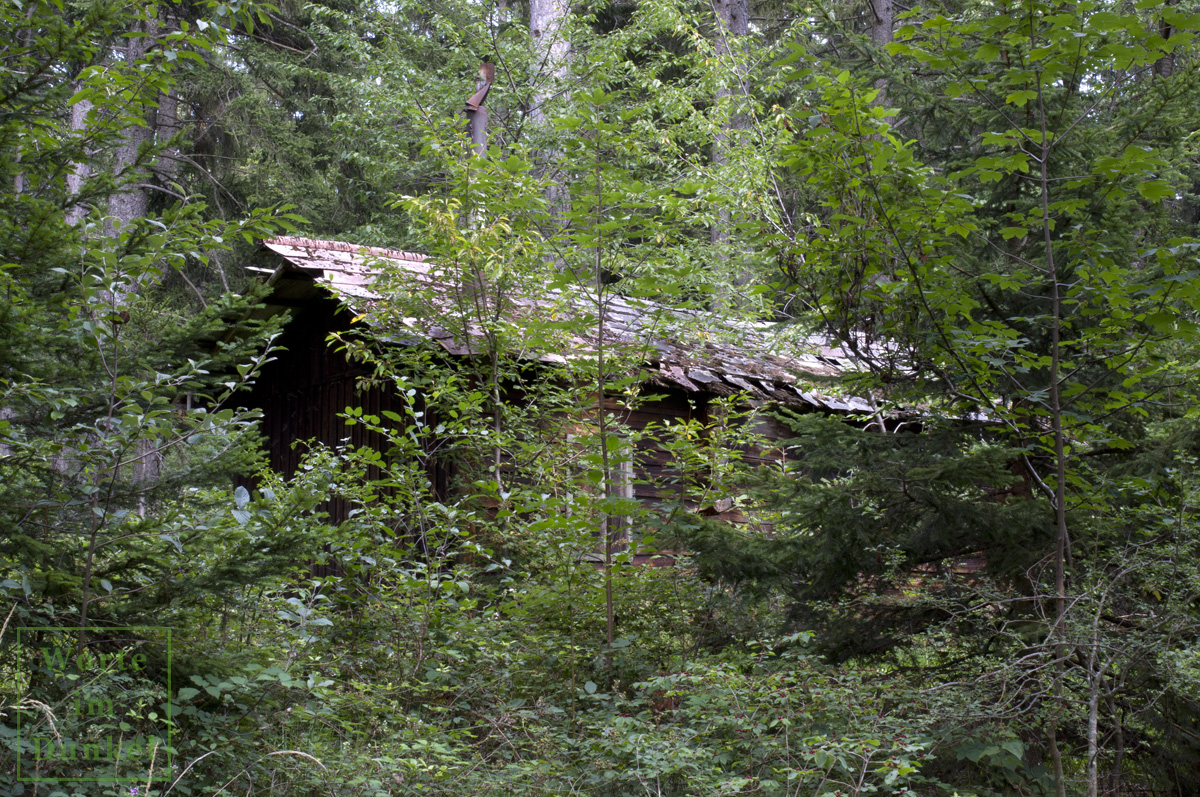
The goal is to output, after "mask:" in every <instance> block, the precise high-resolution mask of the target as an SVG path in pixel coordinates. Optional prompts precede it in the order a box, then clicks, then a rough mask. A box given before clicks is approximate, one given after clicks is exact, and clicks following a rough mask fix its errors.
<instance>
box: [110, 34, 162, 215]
mask: <svg viewBox="0 0 1200 797" xmlns="http://www.w3.org/2000/svg"><path fill="white" fill-rule="evenodd" d="M142 27H143V32H144V33H145V34H146V35H145V36H130V37H129V39H128V45H127V47H126V50H125V63H126V64H127V65H133V64H136V63H137V62H138V61H140V60H141V59H142V58H144V57H145V56H146V53H148V52H149V50H150V48H151V47H152V46H153V45H154V39H155V36H156V35H157V33H158V24H157V23H156V22H153V21H149V22H145V23H143V26H142ZM155 116H156V114H155V112H154V109H152V108H151V109H147V111H146V113H145V120H144V124H140V125H132V126H130V128H129V130H128V131H126V133H125V137H124V139H123V140H122V141H121V143H120V145H118V146H117V148H116V150H114V152H113V178H114V179H115V180H116V181H117V183H118V184H119V185H121V186H122V188H121V190H119V191H117V192H116V193H114V194H113V195H112V196H110V197H109V198H108V215H109V221H108V223H107V224H106V230H107V232H108V234H109V235H115V234H116V232H117V230H118V229H119V228H120V227H124V226H125V225H127V224H129V223H130V222H131V221H133V220H134V219H138V218H141V217H142V216H145V215H146V211H147V210H148V209H149V207H150V193H149V191H148V189H147V188H146V187H145V186H143V185H138V184H136V183H137V182H138V177H139V175H141V174H142V172H143V171H144V167H145V164H143V163H141V162H139V158H138V155H139V153H140V152H141V150H142V148H143V146H145V145H147V144H150V143H151V142H152V141H153V140H154V121H155Z"/></svg>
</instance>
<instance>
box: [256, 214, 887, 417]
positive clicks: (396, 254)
mask: <svg viewBox="0 0 1200 797" xmlns="http://www.w3.org/2000/svg"><path fill="white" fill-rule="evenodd" d="M263 245H264V247H266V248H267V249H269V250H270V251H272V252H274V253H275V254H277V255H278V256H280V257H281V258H283V259H284V261H285V262H287V263H288V264H289V265H290V266H291V267H292V268H294V269H296V270H299V271H302V272H305V273H309V274H310V276H313V277H314V279H316V280H317V281H318V283H319V284H322V285H323V286H324V287H326V288H327V289H329V290H330V291H331V292H332V293H334V294H335V295H337V296H338V297H339V298H341V299H342V300H343V301H348V300H357V301H364V300H365V301H368V302H369V301H374V300H378V299H381V298H383V297H382V295H381V294H379V293H378V292H376V291H375V290H374V288H373V285H372V283H373V282H374V280H375V277H376V276H378V274H379V270H378V268H377V267H373V266H370V265H367V264H366V263H365V262H363V260H362V259H363V258H379V259H384V260H392V261H397V262H398V263H401V264H403V266H402V267H403V268H405V269H407V270H410V271H412V272H414V274H415V275H419V276H420V277H422V278H424V279H425V280H429V279H430V278H431V276H432V274H431V272H434V271H435V268H436V266H435V263H434V261H432V260H431V259H430V258H429V257H427V256H426V255H423V254H420V253H416V252H408V251H404V250H400V249H390V248H385V247H377V246H365V245H357V244H352V243H348V242H345V241H334V240H323V239H316V238H303V237H294V236H279V237H276V238H271V239H268V240H265V241H263ZM288 250H292V251H290V252H289V251H288ZM295 250H302V251H303V253H304V255H303V261H305V262H296V261H297V260H298V259H300V256H299V255H298V253H297V252H295ZM319 253H334V254H335V255H341V257H335V259H334V260H333V261H326V262H320V254H319ZM347 255H348V256H349V257H348V258H347V257H345V256H347ZM310 259H311V260H313V261H317V262H307V261H309V260H310ZM330 271H333V272H337V273H338V274H339V275H341V278H340V279H339V278H334V277H333V275H331V274H329V273H327V272H330ZM313 272H320V273H313ZM613 298H614V300H615V301H616V303H617V305H618V306H619V307H620V308H621V310H619V311H618V315H625V316H627V317H626V319H625V321H624V322H623V324H624V325H623V326H621V328H620V329H617V328H616V326H617V325H614V329H613V330H612V332H613V334H615V335H621V334H629V333H630V332H636V331H639V330H637V329H636V327H635V326H630V325H629V324H630V322H631V321H639V320H640V315H642V313H639V311H643V310H645V309H646V308H653V311H665V312H668V313H670V314H672V315H675V316H677V317H679V318H680V319H681V320H683V319H685V318H692V319H699V318H701V315H702V314H701V313H699V312H698V311H696V310H694V309H687V308H676V307H671V306H668V305H664V304H662V303H659V302H655V301H653V300H649V299H641V298H638V299H634V300H629V299H628V297H623V296H616V297H613ZM535 303H536V302H535ZM622 311H624V312H622ZM631 312H632V314H633V315H629V314H630V313H631ZM645 314H646V315H648V314H649V313H645ZM723 320H724V324H723V326H724V327H725V331H726V332H739V333H742V334H743V335H746V336H752V337H754V338H763V337H765V336H766V335H768V334H769V333H770V332H771V330H772V326H773V325H771V324H769V323H767V322H744V321H735V320H733V319H723ZM410 322H412V323H410ZM415 322H416V319H405V320H404V323H405V325H406V326H410V327H414V326H415ZM423 332H424V334H426V335H427V336H428V337H430V338H431V339H432V340H434V341H435V342H437V343H438V344H439V345H441V346H442V347H443V348H446V349H447V351H449V352H451V353H453V354H464V353H469V352H470V347H469V345H468V346H467V347H465V348H464V347H463V346H462V345H461V344H460V343H456V342H455V341H453V340H452V339H450V338H449V337H447V335H448V333H446V332H444V331H440V330H437V329H436V328H435V327H431V328H430V329H429V330H423ZM752 342H753V343H757V344H759V345H758V346H757V347H755V346H750V347H747V346H746V345H745V344H741V345H739V344H736V343H731V342H726V341H719V340H704V341H703V343H701V344H699V345H692V346H688V345H686V344H680V343H678V342H676V341H671V340H668V339H666V338H659V339H657V340H654V341H652V342H649V348H648V351H647V353H648V354H649V353H657V356H658V359H657V360H653V359H650V358H647V361H646V362H647V365H653V366H657V368H656V370H651V371H649V372H648V374H647V376H646V378H647V381H648V382H650V383H651V384H658V385H660V386H674V387H678V388H682V389H683V390H684V391H686V392H689V393H696V392H705V393H711V394H714V395H731V394H733V393H738V392H743V393H746V394H748V395H749V396H750V398H751V399H752V400H758V401H769V402H777V403H779V404H782V405H785V406H793V407H795V406H803V407H809V408H815V409H821V410H828V411H834V412H859V413H874V412H875V411H876V409H877V408H876V406H875V402H874V401H868V400H865V399H863V398H861V397H847V396H838V395H831V394H830V391H828V389H821V390H818V389H817V388H816V386H815V385H813V384H811V382H807V381H806V382H802V381H801V380H802V379H804V378H807V379H808V380H811V379H814V378H816V379H818V380H827V379H830V378H834V377H837V376H838V375H840V374H841V373H844V372H845V371H847V370H857V368H856V366H855V364H854V362H853V360H852V358H851V357H850V356H849V355H847V354H846V352H845V351H844V350H843V349H841V348H840V347H838V348H836V349H835V348H834V347H833V346H831V345H829V343H828V342H826V341H818V340H815V339H813V338H812V337H811V336H810V337H809V338H808V339H807V340H806V341H805V344H806V345H807V346H808V347H809V348H810V350H809V351H805V352H802V353H801V354H800V355H797V356H784V355H779V354H775V353H773V352H772V351H771V349H772V348H773V347H772V346H769V345H764V344H765V343H766V341H765V340H755V341H752ZM793 345H798V344H797V343H796V342H794V341H793ZM747 348H750V349H754V348H757V349H758V351H757V352H756V354H757V357H756V358H755V357H747V356H745V354H744V352H745V350H746V349H747ZM739 355H740V356H739ZM541 359H544V360H546V361H548V362H561V361H563V360H562V355H561V354H548V355H546V356H544V357H542V358H541ZM784 375H786V376H787V377H789V378H780V377H781V376H784Z"/></svg>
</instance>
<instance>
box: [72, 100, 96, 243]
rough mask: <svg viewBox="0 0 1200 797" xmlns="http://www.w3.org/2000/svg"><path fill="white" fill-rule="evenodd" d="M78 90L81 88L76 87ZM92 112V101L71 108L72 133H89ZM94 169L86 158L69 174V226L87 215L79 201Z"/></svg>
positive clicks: (84, 101)
mask: <svg viewBox="0 0 1200 797" xmlns="http://www.w3.org/2000/svg"><path fill="white" fill-rule="evenodd" d="M75 88H76V89H79V88H80V87H79V86H78V85H76V87H75ZM91 110H92V102H91V100H83V101H81V102H77V103H75V104H74V105H72V106H71V132H72V133H76V134H78V135H80V136H83V135H85V134H86V132H87V120H88V113H89V112H90V111H91ZM91 173H92V168H91V165H90V164H89V163H88V162H87V160H86V158H85V159H83V160H79V161H76V162H75V163H74V164H72V165H71V170H70V171H68V172H67V191H68V193H69V194H70V198H71V205H70V206H69V207H68V208H67V214H66V219H67V224H70V225H71V226H75V225H76V224H78V223H79V222H80V221H82V220H83V217H84V216H86V215H87V211H88V209H87V208H86V207H85V206H84V205H83V204H81V203H80V202H79V201H77V197H78V196H79V195H80V194H81V193H82V192H83V184H84V183H85V182H87V178H88V177H89V176H91Z"/></svg>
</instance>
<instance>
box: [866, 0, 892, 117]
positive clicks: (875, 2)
mask: <svg viewBox="0 0 1200 797" xmlns="http://www.w3.org/2000/svg"><path fill="white" fill-rule="evenodd" d="M867 8H868V12H867V25H868V28H869V29H870V32H871V43H872V44H874V45H875V48H876V49H877V50H882V49H883V48H884V47H887V46H888V45H889V44H891V43H892V37H893V31H894V29H895V24H896V7H895V6H894V5H892V0H867ZM875 88H877V89H879V95H878V96H877V97H876V98H875V103H874V104H875V105H882V104H883V103H884V102H885V101H886V98H887V80H886V79H885V78H880V79H879V80H877V81H875Z"/></svg>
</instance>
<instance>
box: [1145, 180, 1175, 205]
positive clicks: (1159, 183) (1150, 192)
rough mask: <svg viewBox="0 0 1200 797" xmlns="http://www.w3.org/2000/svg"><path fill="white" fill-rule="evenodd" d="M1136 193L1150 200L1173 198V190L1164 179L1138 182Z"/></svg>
mask: <svg viewBox="0 0 1200 797" xmlns="http://www.w3.org/2000/svg"><path fill="white" fill-rule="evenodd" d="M1137 190H1138V193H1139V194H1141V195H1142V197H1143V198H1144V199H1146V200H1147V201H1150V202H1159V201H1162V200H1164V199H1167V198H1171V199H1174V197H1175V191H1174V189H1172V188H1171V184H1170V183H1168V182H1167V181H1166V180H1147V181H1145V182H1142V183H1138V187H1137Z"/></svg>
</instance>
